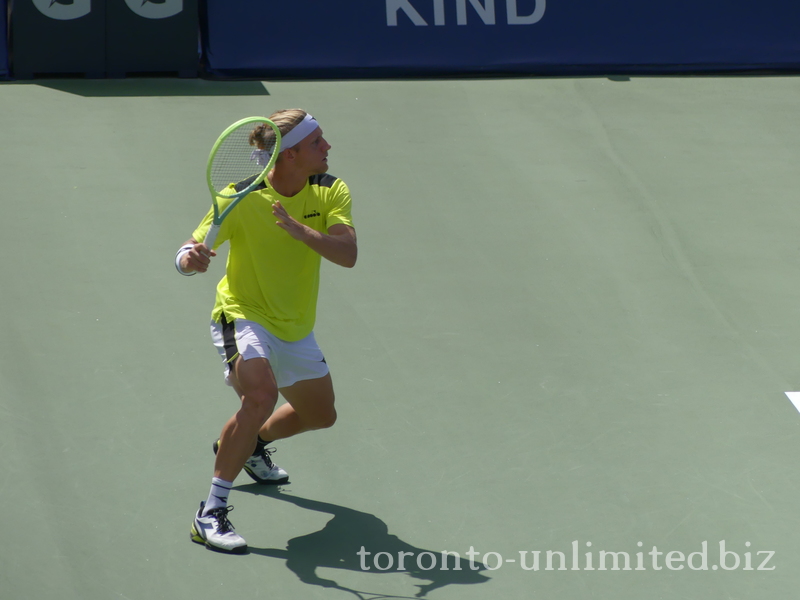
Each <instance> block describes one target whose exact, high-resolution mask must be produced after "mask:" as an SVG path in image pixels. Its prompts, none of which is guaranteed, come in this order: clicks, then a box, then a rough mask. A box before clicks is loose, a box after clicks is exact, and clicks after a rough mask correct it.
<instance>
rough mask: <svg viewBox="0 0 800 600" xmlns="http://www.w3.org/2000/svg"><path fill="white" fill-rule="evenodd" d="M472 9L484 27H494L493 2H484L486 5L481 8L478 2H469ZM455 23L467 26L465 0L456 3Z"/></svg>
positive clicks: (490, 0) (471, 0) (476, 0)
mask: <svg viewBox="0 0 800 600" xmlns="http://www.w3.org/2000/svg"><path fill="white" fill-rule="evenodd" d="M469 3H470V4H471V5H472V8H474V9H475V12H477V13H478V16H479V17H480V18H481V21H483V22H484V23H485V24H486V25H494V0H486V5H485V6H483V5H481V3H480V0H469ZM456 22H457V23H458V24H459V25H466V24H467V0H457V2H456Z"/></svg>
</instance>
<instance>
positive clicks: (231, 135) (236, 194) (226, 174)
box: [203, 117, 281, 250]
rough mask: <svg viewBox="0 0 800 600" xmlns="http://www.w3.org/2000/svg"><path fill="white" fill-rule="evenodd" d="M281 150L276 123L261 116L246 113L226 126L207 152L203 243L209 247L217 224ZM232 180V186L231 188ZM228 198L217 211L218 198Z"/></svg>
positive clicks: (213, 239) (261, 178) (272, 163)
mask: <svg viewBox="0 0 800 600" xmlns="http://www.w3.org/2000/svg"><path fill="white" fill-rule="evenodd" d="M280 151H281V132H280V131H279V130H278V126H277V125H275V123H273V122H272V121H270V120H269V119H265V118H264V117H248V118H247V119H242V120H241V121H237V122H236V123H234V124H233V125H231V126H230V127H228V128H227V129H226V130H225V131H223V132H222V134H221V135H220V136H219V137H218V138H217V141H216V142H214V146H213V147H212V148H211V154H209V156H208V166H207V168H206V179H207V180H208V189H209V190H210V191H211V202H212V204H213V209H214V216H213V220H212V221H211V228H210V229H209V230H208V233H207V234H206V239H205V240H203V243H204V244H205V245H206V247H207V248H208V249H209V250H210V249H211V248H213V247H214V242H215V241H216V239H217V234H219V227H220V225H222V221H223V220H225V217H227V216H228V215H229V214H230V212H231V211H232V210H233V209H234V208H235V207H236V205H237V204H239V202H241V201H242V199H243V198H244V197H245V196H247V194H249V193H250V192H252V191H253V190H254V189H256V187H257V186H258V185H259V184H260V183H261V182H262V181H264V178H265V177H266V176H267V173H269V171H270V169H272V167H273V166H274V165H275V161H276V160H277V159H278V153H279V152H280ZM231 184H233V188H231ZM223 199H224V200H225V201H226V202H227V201H230V203H229V204H227V206H225V208H224V209H223V210H222V211H220V201H221V200H223Z"/></svg>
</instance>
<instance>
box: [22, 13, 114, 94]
mask: <svg viewBox="0 0 800 600" xmlns="http://www.w3.org/2000/svg"><path fill="white" fill-rule="evenodd" d="M105 23H106V13H105V2H104V1H103V0H72V1H71V2H66V1H64V0H61V1H56V0H14V3H13V6H12V12H11V49H12V54H11V73H12V75H13V76H14V77H15V78H17V79H29V78H31V77H33V76H34V75H36V74H43V75H44V74H51V73H83V74H85V75H87V76H89V77H102V76H103V72H104V70H105Z"/></svg>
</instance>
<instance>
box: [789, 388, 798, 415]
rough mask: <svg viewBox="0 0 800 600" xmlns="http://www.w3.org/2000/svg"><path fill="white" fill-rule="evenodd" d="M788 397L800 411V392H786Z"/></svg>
mask: <svg viewBox="0 0 800 600" xmlns="http://www.w3.org/2000/svg"><path fill="white" fill-rule="evenodd" d="M786 397H787V398H789V401H790V402H791V403H792V404H794V407H795V408H796V409H797V412H800V392H786Z"/></svg>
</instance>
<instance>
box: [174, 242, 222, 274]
mask: <svg viewBox="0 0 800 600" xmlns="http://www.w3.org/2000/svg"><path fill="white" fill-rule="evenodd" d="M189 246H191V248H190V249H189V250H188V252H184V253H183V254H182V255H181V257H180V260H179V264H180V268H181V271H183V272H184V273H186V274H189V273H195V272H197V273H205V272H206V271H207V270H208V265H209V264H210V263H211V257H212V256H216V255H217V253H216V252H214V251H213V250H211V249H209V248H208V247H207V246H206V245H205V244H203V243H201V242H198V241H197V240H195V239H194V238H189V239H188V240H186V242H184V243H183V245H182V246H181V248H187V247H189Z"/></svg>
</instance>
